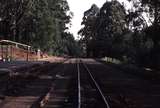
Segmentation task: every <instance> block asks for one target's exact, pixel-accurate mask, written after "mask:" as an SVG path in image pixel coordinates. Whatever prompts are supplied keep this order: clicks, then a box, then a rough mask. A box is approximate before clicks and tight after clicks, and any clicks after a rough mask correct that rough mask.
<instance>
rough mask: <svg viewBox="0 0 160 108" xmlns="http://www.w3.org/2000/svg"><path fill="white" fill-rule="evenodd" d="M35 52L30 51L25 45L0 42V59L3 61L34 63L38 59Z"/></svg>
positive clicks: (5, 41) (7, 41)
mask: <svg viewBox="0 0 160 108" xmlns="http://www.w3.org/2000/svg"><path fill="white" fill-rule="evenodd" d="M37 55H38V54H37V52H36V51H32V50H31V47H30V46H28V45H25V44H21V43H17V42H13V41H9V40H1V41H0V59H1V60H3V61H10V60H26V61H35V60H37V59H38V56H37Z"/></svg>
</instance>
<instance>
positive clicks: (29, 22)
mask: <svg viewBox="0 0 160 108" xmlns="http://www.w3.org/2000/svg"><path fill="white" fill-rule="evenodd" d="M0 9H1V11H0V34H1V36H0V38H1V39H9V40H13V41H17V42H21V43H25V44H29V45H32V46H33V47H34V48H40V49H41V50H42V51H44V52H48V53H50V54H54V55H55V54H58V55H61V54H62V55H64V54H70V51H69V49H67V48H66V46H70V45H68V44H69V43H76V42H75V40H74V38H73V35H72V34H70V33H67V30H68V29H69V28H68V27H67V24H70V20H71V18H72V15H73V14H72V12H70V9H69V6H68V2H67V1H66V0H1V1H0ZM68 37H70V38H68Z"/></svg>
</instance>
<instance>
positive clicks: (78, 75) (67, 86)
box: [44, 59, 110, 108]
mask: <svg viewBox="0 0 160 108" xmlns="http://www.w3.org/2000/svg"><path fill="white" fill-rule="evenodd" d="M57 75H58V76H59V77H57V78H56V79H55V81H54V82H53V89H52V91H51V92H50V98H49V101H48V102H47V103H46V105H45V106H44V108H98V107H100V108H110V106H109V104H108V102H107V100H106V97H105V95H104V94H103V92H102V90H101V88H100V86H99V84H98V83H97V81H96V80H95V78H94V76H93V74H92V73H91V71H90V70H89V68H88V67H87V65H86V64H85V63H83V62H82V61H81V60H80V59H77V60H76V59H74V60H73V61H71V62H70V63H68V64H66V68H64V70H63V71H61V72H59V73H58V74H57Z"/></svg>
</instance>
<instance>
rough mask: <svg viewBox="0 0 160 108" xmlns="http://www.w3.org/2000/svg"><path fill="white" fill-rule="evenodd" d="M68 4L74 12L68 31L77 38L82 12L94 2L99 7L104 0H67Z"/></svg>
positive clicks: (123, 0) (122, 0)
mask: <svg viewBox="0 0 160 108" xmlns="http://www.w3.org/2000/svg"><path fill="white" fill-rule="evenodd" d="M67 1H68V4H69V6H70V10H71V11H72V12H73V13H74V17H73V19H72V27H71V28H70V32H71V33H73V34H74V37H75V38H76V39H78V34H77V32H78V31H79V30H80V29H81V22H82V18H83V13H84V12H85V11H86V10H88V9H89V8H90V7H91V5H92V4H96V5H97V6H98V7H99V8H100V7H102V5H103V4H104V3H105V2H106V0H67ZM118 1H120V2H125V3H126V5H128V3H127V2H126V0H118Z"/></svg>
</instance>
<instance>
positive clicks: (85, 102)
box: [77, 60, 110, 108]
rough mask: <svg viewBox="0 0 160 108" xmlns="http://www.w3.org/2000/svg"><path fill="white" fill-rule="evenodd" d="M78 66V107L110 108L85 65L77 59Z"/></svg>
mask: <svg viewBox="0 0 160 108" xmlns="http://www.w3.org/2000/svg"><path fill="white" fill-rule="evenodd" d="M77 67H78V91H79V92H78V100H79V102H78V108H98V107H100V108H110V106H109V103H108V101H107V99H106V97H105V95H104V93H103V91H102V90H101V87H100V85H99V84H98V82H97V81H96V79H95V76H94V75H93V74H92V72H91V71H90V69H89V68H88V67H87V65H86V64H85V63H84V62H83V61H82V60H79V63H78V64H77Z"/></svg>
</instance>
